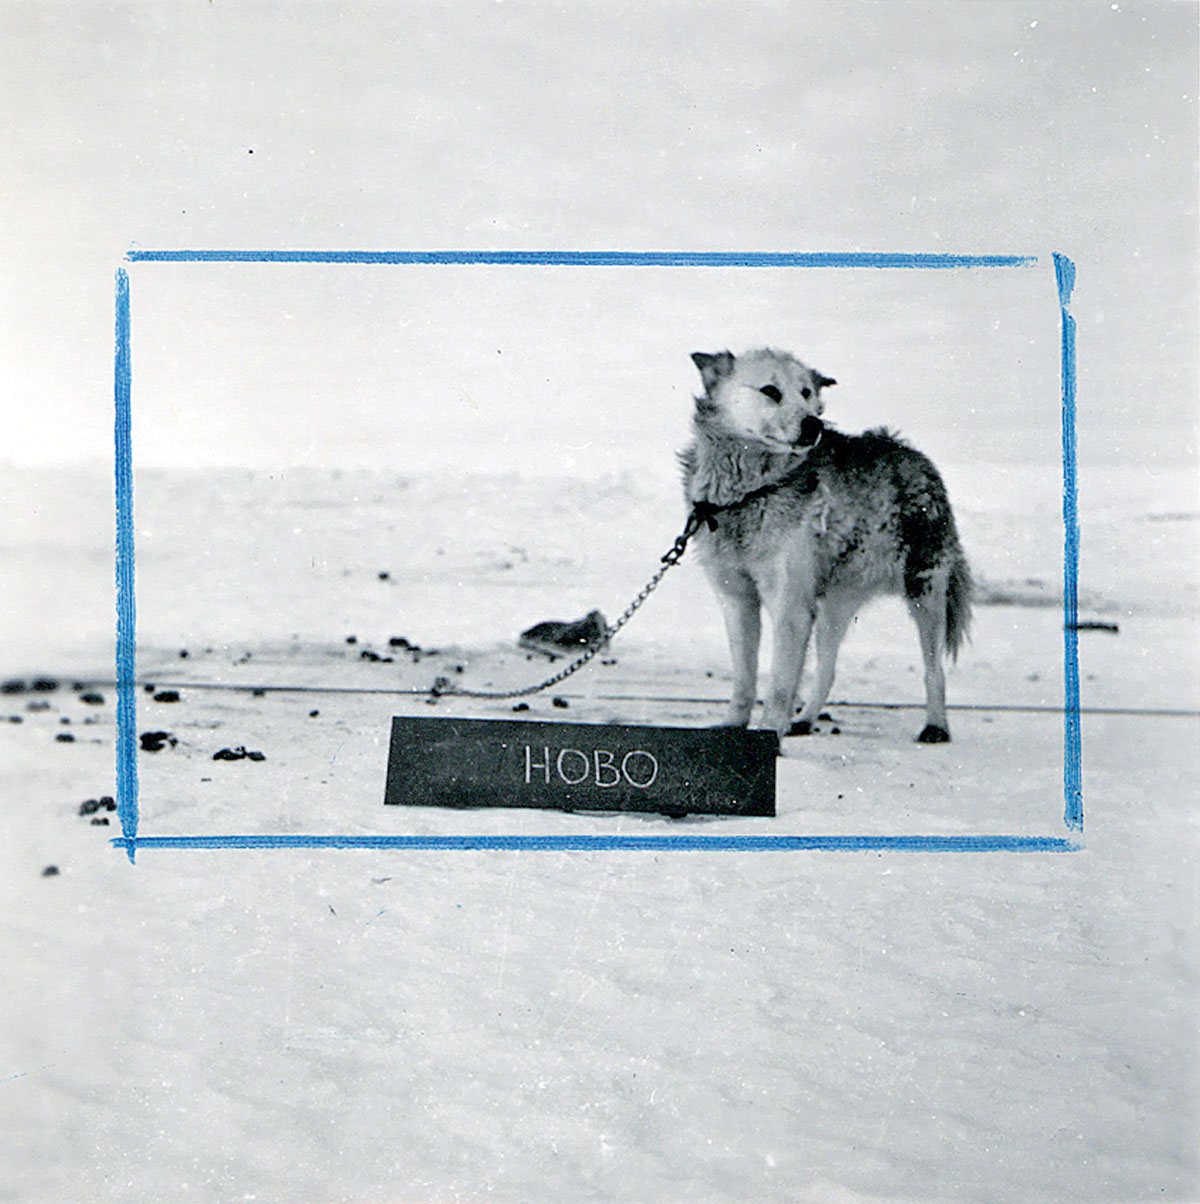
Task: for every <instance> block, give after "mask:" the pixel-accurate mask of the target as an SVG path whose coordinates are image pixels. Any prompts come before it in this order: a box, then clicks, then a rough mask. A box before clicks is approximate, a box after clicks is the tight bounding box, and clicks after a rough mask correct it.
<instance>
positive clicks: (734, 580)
mask: <svg viewBox="0 0 1200 1204" xmlns="http://www.w3.org/2000/svg"><path fill="white" fill-rule="evenodd" d="M692 361H693V362H694V363H695V365H696V367H697V368H698V369H699V372H700V379H701V382H702V383H703V386H704V392H703V394H702V395H701V396H699V397H697V398H696V406H695V412H694V415H693V424H692V426H693V436H694V437H693V440H692V442H691V443H690V444H689V446H688V447H687V448H686V449H685V450H684V451H683V452H681V453H680V457H679V458H680V464H681V468H682V470H683V483H684V491H685V495H686V498H687V502H688V505H689V506H690V507H691V515H692V519H691V521H692V523H693V524H695V526H696V534H695V539H696V543H695V545H694V546H695V547H696V549H697V553H698V557H699V559H700V561H701V563H702V564H703V566H704V570H705V573H706V575H707V577H708V580H709V582H710V584H711V585H712V587H713V589H714V590H715V592H716V595H717V598H718V599H719V601H720V604H721V609H722V611H723V615H724V619H725V628H726V632H727V634H728V637H729V650H730V654H731V657H732V660H733V693H732V697H731V699H730V702H729V705H728V707H727V709H726V711H725V714H724V717H723V719H722V721H721V724H720V726H723V727H746V726H748V725H749V722H750V717H751V712H752V710H753V708H754V703H755V698H756V693H757V678H758V649H759V639H760V634H761V627H762V619H761V611H762V609H765V610H766V612H767V614H768V616H769V617H770V620H771V623H772V630H773V647H772V660H771V679H770V685H769V689H768V691H767V694H766V697H765V702H764V707H763V714H762V724H761V726H763V727H765V728H767V729H770V730H773V731H775V732H776V733H777V734H778V736H779V737H780V738H781V739H782V737H784V736H786V735H808V734H810V733H811V732H812V731H813V730H814V725H815V724H816V722H817V718H818V716H819V715H820V714H821V708H822V707H823V706H824V705H825V701H826V699H827V698H828V697H829V690H830V687H831V686H832V684H833V675H834V668H835V666H836V662H837V653H838V647H839V645H840V644H841V641H842V638H843V636H844V635H845V634H846V630H847V628H848V627H849V625H850V622H851V620H852V619H853V618H854V616H855V614H856V613H857V612H858V610H859V609H860V608H861V607H862V606H863V605H864V604H865V603H866V602H868V601H869V600H870V599H872V598H875V597H878V596H880V595H883V594H899V595H901V596H902V597H903V598H904V599H905V601H906V603H907V604H908V610H909V613H910V614H911V615H912V618H913V620H914V622H915V623H916V626H917V632H918V635H919V637H920V644H921V654H922V657H923V659H924V662H925V698H926V714H925V726H924V727H923V728H922V729H921V732H920V734H919V735H918V736H917V740H918V741H919V742H921V743H924V744H940V743H944V742H946V741H948V740H949V739H950V728H949V726H948V724H947V722H946V679H945V673H944V670H943V661H944V659H945V658H946V656H947V655H948V656H950V657H952V658H956V657H957V654H958V650H959V647H960V646H961V644H962V642H963V640H964V638H965V637H966V634H967V629H968V626H969V624H970V617H971V592H972V587H971V572H970V569H969V567H968V564H967V560H966V557H965V556H964V554H963V550H962V547H961V546H960V544H959V540H958V532H957V530H956V527H955V522H954V515H953V513H952V511H951V509H950V501H949V498H948V497H947V494H946V487H945V485H944V484H943V483H942V479H941V477H940V475H939V474H938V471H937V469H936V468H935V467H934V466H933V464H932V463H931V462H930V461H929V460H928V459H927V458H926V457H925V456H923V455H922V454H921V453H920V452H919V451H916V450H915V449H914V448H912V447H910V446H909V445H908V444H907V443H905V442H904V441H903V440H901V439H899V438H898V437H897V436H895V435H894V434H892V433H890V432H889V431H887V430H886V429H883V428H879V429H875V430H870V431H867V432H865V433H864V434H861V435H846V434H842V433H841V432H839V431H837V430H835V429H833V428H832V427H830V426H828V425H826V423H825V422H824V421H823V420H822V417H821V415H822V413H823V411H824V403H823V401H822V398H821V394H822V391H823V390H825V389H828V388H829V387H830V386H831V385H834V384H836V383H837V382H836V381H835V380H834V379H833V378H832V377H829V376H824V375H822V374H821V373H820V372H817V371H815V370H814V369H812V368H809V367H808V366H807V365H805V364H803V363H801V361H800V360H798V359H796V358H795V357H794V356H792V355H790V354H788V353H786V352H780V351H773V350H770V349H768V348H764V349H759V350H755V351H750V352H747V353H745V354H743V355H738V356H734V355H732V354H731V353H730V352H728V351H721V352H717V353H716V354H708V353H705V352H696V353H695V354H694V355H693V356H692ZM814 628H815V632H816V659H817V666H816V682H815V684H814V686H813V689H812V692H811V693H810V694H809V695H808V698H807V700H806V702H805V703H804V706H803V709H802V711H801V713H800V715H799V718H798V719H797V720H796V722H795V723H793V721H792V717H793V714H794V711H795V706H796V691H797V688H798V686H799V683H800V675H801V673H802V671H803V668H804V660H805V654H806V652H807V649H808V644H809V639H810V636H811V635H812V633H813V631H814Z"/></svg>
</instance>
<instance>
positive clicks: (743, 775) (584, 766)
mask: <svg viewBox="0 0 1200 1204" xmlns="http://www.w3.org/2000/svg"><path fill="white" fill-rule="evenodd" d="M775 749H776V741H775V736H774V733H773V732H764V731H748V730H746V729H743V728H685V727H633V726H625V725H618V724H599V723H538V722H527V721H521V720H513V719H407V718H399V717H396V718H394V719H393V720H392V740H391V747H390V750H389V755H388V773H387V789H386V792H385V794H384V800H383V801H384V803H385V804H391V805H398V804H408V805H418V806H420V805H424V806H436V807H543V808H549V809H554V810H564V811H659V812H663V813H665V814H667V815H687V814H696V815H774V814H775V756H776V753H775Z"/></svg>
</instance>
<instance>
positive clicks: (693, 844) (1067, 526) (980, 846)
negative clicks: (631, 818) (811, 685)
mask: <svg viewBox="0 0 1200 1204" xmlns="http://www.w3.org/2000/svg"><path fill="white" fill-rule="evenodd" d="M1052 259H1053V264H1054V270H1055V279H1056V281H1057V284H1058V299H1059V310H1060V314H1061V329H1062V470H1063V509H1062V513H1063V536H1064V544H1063V632H1064V635H1063V645H1064V647H1063V676H1064V705H1063V719H1064V731H1063V797H1064V801H1065V807H1064V811H1063V822H1064V823H1065V824H1066V826H1067V828H1068V829H1069V830H1071V831H1075V832H1082V831H1083V786H1082V749H1081V744H1082V741H1081V731H1080V719H1079V638H1078V634H1077V631H1076V623H1077V621H1078V613H1079V601H1078V599H1079V519H1078V504H1077V484H1078V482H1077V471H1078V465H1077V461H1076V448H1075V319H1074V318H1073V317H1072V316H1071V312H1070V305H1071V297H1072V293H1073V291H1074V288H1075V265H1074V263H1072V261H1071V260H1070V259H1068V258H1067V257H1066V256H1065V255H1060V254H1058V253H1055V254H1054V255H1053V257H1052ZM125 262H126V263H325V264H391V265H396V264H400V265H404V264H489V265H511V266H539V265H541V266H544V265H560V266H574V267H747V268H756V267H773V268H779V267H802V268H803V267H807V268H917V269H940V270H947V269H963V268H996V267H1001V268H1013V267H1016V268H1023V267H1033V266H1037V265H1039V264H1041V263H1043V262H1044V261H1043V260H1042V259H1041V258H1039V257H1038V256H1035V255H943V254H936V255H934V254H931V255H926V254H907V253H896V252H846V253H839V252H824V251H822V252H791V251H236V250H210V251H152V250H131V251H129V252H128V253H127V254H126V256H125ZM132 381H133V367H132V358H131V339H130V305H129V274H128V272H127V271H126V270H125V268H123V267H122V268H118V269H117V275H116V354H115V366H114V389H113V397H114V407H115V421H114V443H115V489H116V556H115V569H116V602H117V629H116V688H117V740H116V760H117V765H116V770H117V773H116V777H117V816H118V819H119V821H120V824H121V835H120V836H119V837H116V838H114V839H113V841H112V844H113V845H114V847H116V848H122V849H124V850H125V852H126V854H127V855H128V857H129V860H130V861H131V862H132V861H134V860H135V857H136V854H137V850H138V849H139V848H147V849H150V848H173V849H294V848H309V849H363V848H369V849H384V848H389V849H426V850H456V849H521V850H528V851H538V850H541V851H546V850H552V851H563V850H580V851H582V850H587V851H593V850H600V849H627V850H650V851H658V852H662V851H693V852H695V851H714V850H717V851H727V852H763V851H777V852H778V851H790V852H796V851H811V850H826V851H858V852H861V851H880V850H889V849H890V850H895V851H913V852H960V853H962V852H967V853H978V852H1074V851H1077V850H1079V849H1081V848H1082V847H1083V846H1082V845H1081V844H1080V843H1078V842H1077V841H1074V840H1071V839H1070V838H1068V837H1055V836H1016V835H969V836H794V835H793V836H682V835H681V836H583V835H581V836H337V835H311V836H309V835H292V836H252V835H217V836H142V835H139V832H138V826H139V809H138V767H137V752H138V749H137V684H136V676H137V672H136V664H137V607H136V593H135V585H134V527H133V445H132V437H131V426H132Z"/></svg>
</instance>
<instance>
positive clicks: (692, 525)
mask: <svg viewBox="0 0 1200 1204" xmlns="http://www.w3.org/2000/svg"><path fill="white" fill-rule="evenodd" d="M819 442H820V438H818V439H817V443H819ZM817 443H814V444H813V445H812V447H808V448H806V449H805V450H806V451H812V449H813V448H814V447H816V446H817ZM810 467H811V466H810V465H809V463H808V461H807V459H805V460H804V461H802V462H801V463H800V464H798V465H797V466H796V467H795V468H791V469H789V470H788V471H787V472H785V473H784V474H783V476H781V477H780V478H779V479H778V480H775V481H768V482H767V484H765V485H760V486H759V487H758V488H757V489H751V490H750V491H749V493H744V494H742V496H741V497H740V498H737V499H736V500H734V501H732V502H710V501H708V500H707V499H705V498H702V499H701V500H700V501H698V502H693V503H692V509H691V512H690V513H689V514H688V520H687V524H686V525H685V527H684V529H683V535H682V536H680V539H682V540H683V542H684V543H685V544H686V543H687V541H688V540H689V539H691V537H692V536H693V535H695V534H696V532H697V531H699V530H700V528H701V527H705V526H706V527H708V529H709V530H710V531H715V530H716V529H717V517H718V515H721V514H728V513H729V512H730V511H732V510H740V509H741V508H742V507H743V506H746V505H749V504H750V503H751V502H754V501H758V500H759V499H760V498H764V497H769V496H770V495H771V494H772V493H775V492H776V491H777V490H780V489H783V488H785V487H786V486H789V485H795V484H796V483H797V482H798V481H800V480H801V479H802V478H803V477H804V476H805V474H806V473H807V472H809V471H810Z"/></svg>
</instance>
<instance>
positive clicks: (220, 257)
mask: <svg viewBox="0 0 1200 1204" xmlns="http://www.w3.org/2000/svg"><path fill="white" fill-rule="evenodd" d="M125 260H126V262H127V263H357V264H408V265H413V264H492V265H508V266H519V265H526V266H546V265H556V266H565V267H673V268H686V267H717V268H720V267H749V268H754V267H764V268H1001V267H1032V266H1034V265H1035V264H1036V263H1037V262H1038V260H1037V256H1035V255H947V254H932V253H929V254H922V253H906V252H894V251H252V250H241V251H239V250H212V251H186V250H179V251H154V250H142V249H140V248H133V249H130V250H129V251H127V252H126V254H125Z"/></svg>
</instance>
